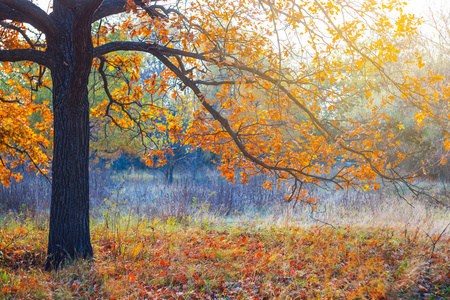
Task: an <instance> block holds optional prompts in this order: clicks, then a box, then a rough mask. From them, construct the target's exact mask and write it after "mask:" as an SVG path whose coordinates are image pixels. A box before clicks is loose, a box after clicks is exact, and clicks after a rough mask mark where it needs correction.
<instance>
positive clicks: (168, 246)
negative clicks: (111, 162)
mask: <svg viewBox="0 0 450 300" xmlns="http://www.w3.org/2000/svg"><path fill="white" fill-rule="evenodd" d="M117 212H118V211H117V210H115V208H114V205H112V206H111V207H110V208H109V209H106V210H103V211H101V212H99V213H98V214H97V215H96V214H94V217H93V221H92V225H91V236H92V244H93V248H94V252H95V256H94V258H93V260H92V261H89V262H86V261H77V262H74V263H73V264H72V265H69V266H66V267H65V268H64V269H62V270H60V271H57V272H56V271H52V272H45V271H43V265H44V262H45V256H46V255H45V253H46V242H47V230H48V227H47V222H46V218H45V217H43V216H38V217H27V216H26V215H24V214H20V215H17V214H11V213H10V214H3V215H2V216H1V217H0V299H146V298H147V299H399V298H400V299H448V298H450V238H449V234H448V231H450V228H447V231H445V223H446V222H448V219H446V218H447V217H448V213H446V214H443V215H442V216H440V217H439V218H441V219H440V220H441V222H440V223H439V224H438V225H439V226H437V225H436V224H434V225H432V227H433V228H434V229H435V230H434V231H433V230H431V229H430V227H427V224H431V223H433V222H435V221H436V220H437V218H438V217H436V216H429V217H430V219H421V220H416V224H414V226H404V225H405V224H403V225H399V224H394V225H392V226H389V225H386V224H384V225H382V224H375V223H368V222H365V223H363V224H361V223H360V224H357V223H352V222H347V223H348V224H350V225H342V224H340V225H339V224H338V225H334V226H331V225H325V224H323V223H320V222H319V223H316V224H313V223H310V224H302V223H299V222H295V220H294V219H289V218H285V220H284V221H279V220H275V219H271V218H267V217H266V218H259V219H258V218H255V219H253V220H251V219H242V218H237V219H236V220H234V221H229V220H226V219H221V218H218V217H216V216H209V215H208V214H202V215H195V216H191V217H187V218H174V217H164V218H149V217H146V218H144V217H142V216H139V215H136V214H134V213H132V212H131V211H130V213H128V214H125V213H122V214H118V213H117ZM95 215H96V216H95ZM442 218H443V219H442Z"/></svg>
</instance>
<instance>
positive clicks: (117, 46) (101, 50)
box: [94, 42, 205, 60]
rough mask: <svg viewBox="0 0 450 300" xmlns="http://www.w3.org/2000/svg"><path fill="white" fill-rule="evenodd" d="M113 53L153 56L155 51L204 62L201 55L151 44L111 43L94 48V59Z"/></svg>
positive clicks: (203, 57)
mask: <svg viewBox="0 0 450 300" xmlns="http://www.w3.org/2000/svg"><path fill="white" fill-rule="evenodd" d="M115 51H140V52H147V53H151V54H153V53H154V52H155V51H157V52H159V53H162V54H164V55H167V56H175V55H181V56H185V57H192V58H197V59H202V60H205V56H204V54H202V53H192V52H188V51H183V50H179V49H174V48H169V47H165V46H161V45H158V44H153V43H142V42H111V43H107V44H105V45H102V46H98V47H95V48H94V57H100V56H102V55H106V54H108V53H110V52H115Z"/></svg>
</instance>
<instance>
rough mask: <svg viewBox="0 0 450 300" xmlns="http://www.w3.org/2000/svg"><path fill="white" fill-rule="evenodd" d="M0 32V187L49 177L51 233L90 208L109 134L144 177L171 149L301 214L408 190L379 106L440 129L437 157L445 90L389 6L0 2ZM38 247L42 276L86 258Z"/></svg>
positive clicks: (356, 0)
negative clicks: (257, 180) (300, 208)
mask: <svg viewBox="0 0 450 300" xmlns="http://www.w3.org/2000/svg"><path fill="white" fill-rule="evenodd" d="M0 20H1V22H0V32H1V33H0V34H1V37H2V38H1V40H0V61H2V62H4V63H3V64H2V65H1V68H2V74H3V75H2V83H1V90H0V101H1V103H0V107H1V110H0V115H1V119H0V120H1V121H0V158H1V162H0V175H1V182H2V183H3V184H4V185H8V183H9V181H10V178H11V177H15V178H16V179H17V180H18V179H20V174H18V173H17V172H16V171H15V167H16V166H17V165H18V164H23V163H25V164H27V166H28V168H29V169H30V170H32V171H39V172H43V173H46V172H48V171H47V170H48V169H49V168H50V167H52V181H53V186H52V213H51V221H50V224H51V226H50V227H51V229H50V231H51V232H52V228H54V227H52V224H55V225H54V226H56V224H58V226H59V225H61V224H72V223H70V222H71V221H66V220H63V219H62V218H59V219H58V218H57V216H56V215H57V214H58V213H56V211H59V208H60V207H62V206H64V205H63V203H65V205H66V206H68V208H65V209H66V210H69V209H72V210H75V211H86V209H87V208H88V204H86V202H88V196H86V192H87V190H88V187H86V185H87V184H88V183H87V181H86V180H87V178H88V171H87V161H88V159H89V135H91V136H94V135H96V134H97V133H98V132H100V131H101V132H104V133H105V134H106V135H107V133H110V134H112V133H114V132H115V131H117V130H120V132H121V133H122V134H124V136H126V139H124V140H122V145H121V147H122V146H123V147H124V146H126V145H127V144H133V143H134V144H135V145H136V147H140V150H139V151H138V152H139V153H140V154H141V155H142V157H143V159H145V160H146V161H147V163H148V164H152V162H153V159H154V157H155V155H156V156H160V157H161V160H160V161H164V157H165V155H166V154H167V153H170V152H171V149H170V147H169V148H167V147H165V144H167V143H164V142H162V141H163V140H166V141H170V143H183V144H189V145H191V146H192V147H194V148H201V149H204V150H208V151H211V152H213V153H215V154H218V155H220V165H219V169H220V170H221V172H222V175H223V176H224V177H225V178H227V179H228V180H231V181H234V180H236V179H237V178H239V180H240V181H242V182H244V183H246V182H247V181H248V179H249V177H251V176H254V175H255V174H260V173H270V174H272V175H273V178H274V179H273V180H272V181H267V182H266V183H265V185H264V186H265V188H272V187H275V186H277V185H278V186H280V185H281V184H288V185H289V186H290V187H291V191H292V193H291V194H290V195H287V198H288V200H302V201H306V202H310V203H313V204H314V203H315V201H316V199H314V197H313V196H312V195H308V193H307V192H305V190H304V189H302V187H303V185H304V184H305V183H312V184H317V185H327V186H332V187H336V188H338V189H339V188H349V187H356V188H363V189H369V188H375V189H376V188H378V186H379V184H380V181H385V182H393V183H397V182H402V183H405V184H407V185H409V183H410V182H411V179H412V178H413V177H414V176H415V174H417V171H420V169H421V166H420V165H419V166H416V167H415V168H413V169H410V170H408V171H410V172H408V173H407V172H405V171H404V170H403V169H402V168H400V167H401V165H402V163H403V161H404V160H405V159H407V158H408V157H409V156H410V153H411V152H410V148H408V147H404V140H403V139H402V136H403V130H404V129H405V127H404V126H403V123H404V122H406V121H407V120H402V121H396V122H392V121H391V119H390V117H389V114H388V108H389V107H390V106H391V105H392V104H393V103H402V104H403V105H405V106H406V107H408V109H409V110H410V112H411V113H410V114H409V115H408V116H406V117H407V118H409V120H410V121H411V122H413V123H414V124H415V127H417V128H420V127H422V126H425V125H426V124H428V123H431V122H432V123H433V124H438V125H436V126H438V127H439V129H440V130H442V132H443V133H444V136H445V149H446V150H449V149H450V141H448V138H449V135H448V131H447V129H448V120H449V114H448V113H449V111H448V98H449V94H450V92H449V85H448V80H446V78H445V77H444V76H441V75H439V74H434V73H433V72H432V71H431V70H428V71H427V72H422V73H420V72H417V70H421V69H423V68H424V67H425V65H426V62H424V61H423V58H422V56H421V54H420V53H419V52H418V51H414V49H413V48H412V47H410V46H409V45H410V43H411V41H413V40H414V37H415V36H416V35H417V29H418V27H419V26H420V23H421V21H420V20H419V19H417V18H415V16H414V15H411V14H407V13H404V11H403V4H402V2H401V1H398V0H383V1H382V0H341V1H328V0H278V1H272V0H238V1H225V0H214V1H206V0H205V1H202V0H197V1H188V0H186V1H154V0H146V1H141V0H128V1H126V0H103V1H101V0H95V1H85V0H77V1H65V0H54V1H53V8H52V10H51V12H50V13H47V12H45V11H44V10H42V9H41V8H39V7H38V6H37V5H36V4H34V3H33V2H32V1H27V0H17V1H12V0H0ZM148 61H152V62H154V64H153V66H156V64H158V66H160V67H153V68H149V67H148V65H146V63H147V62H148ZM144 70H145V72H144ZM417 74H419V75H420V76H416V75H417ZM50 91H51V95H50ZM45 97H47V98H45ZM186 116H188V118H187V119H189V120H190V121H189V122H188V124H187V123H186ZM89 132H90V133H89ZM161 134H163V135H165V137H164V138H161ZM52 141H53V145H54V146H53V148H52V146H51V145H52ZM170 143H169V144H170ZM137 145H138V146H137ZM97 146H99V147H100V146H101V143H100V144H98V145H96V146H95V147H94V148H95V149H96V147H97ZM103 146H104V145H103ZM52 149H53V150H52ZM52 153H53V161H52V164H50V160H51V158H52ZM74 157H75V159H74ZM441 160H442V161H441V162H442V163H443V162H444V161H445V155H443V156H442V159H441ZM421 163H422V164H423V165H425V164H426V163H427V162H426V160H422V161H421ZM69 170H70V171H69ZM74 170H75V171H74ZM77 172H78V173H77ZM74 178H76V180H74ZM80 195H82V196H80ZM75 198H76V199H81V198H82V199H84V200H75ZM60 199H64V200H60ZM78 201H81V202H78ZM66 213H68V212H66ZM84 213H85V214H86V212H84ZM74 218H75V217H74ZM52 220H54V221H52ZM52 222H53V223H52ZM71 226H72V225H67V226H66V227H67V230H69V231H70V230H72V229H73V227H71ZM80 226H81V225H80ZM83 226H84V227H83ZM83 226H81V227H82V228H84V229H80V228H81V227H80V228H78V229H77V230H80V231H86V230H87V231H88V227H89V225H88V223H87V224H86V222H84V225H83ZM85 227H87V229H86V228H85ZM71 228H72V229H71ZM51 236H52V233H50V242H49V256H53V257H57V256H58V255H57V254H56V253H57V252H58V251H60V252H59V253H60V256H61V259H60V258H57V259H56V262H55V261H52V263H55V264H56V266H58V265H59V263H60V262H61V260H63V259H64V257H66V258H67V256H68V257H69V258H73V257H75V256H83V257H84V256H89V255H91V253H92V249H89V247H87V246H86V244H88V243H89V239H88V238H87V239H84V240H83V239H82V238H80V240H83V241H82V242H79V244H76V243H75V244H70V243H69V244H67V241H60V242H59V244H58V245H59V246H58V247H62V250H61V249H60V250H55V249H56V248H52V247H51V245H52V244H55V243H56V242H55V241H54V240H53V239H52V237H51ZM59 236H62V235H59ZM54 239H57V238H56V237H55V238H54ZM69 239H71V238H69ZM72 239H74V240H77V241H78V239H79V238H78V237H73V238H72ZM61 245H62V246H61ZM80 245H82V246H80ZM85 246H86V247H85ZM80 248H83V249H84V250H82V249H80ZM75 249H76V250H75ZM83 251H84V252H83Z"/></svg>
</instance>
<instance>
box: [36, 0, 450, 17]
mask: <svg viewBox="0 0 450 300" xmlns="http://www.w3.org/2000/svg"><path fill="white" fill-rule="evenodd" d="M49 1H50V0H33V2H35V3H36V2H37V3H38V5H39V6H40V7H42V8H43V9H46V8H47V7H48V2H49ZM405 1H406V2H408V10H409V11H410V12H412V13H415V14H423V13H426V12H427V11H428V6H429V5H430V6H432V7H439V6H443V7H447V8H449V7H450V5H449V2H450V1H449V0H405Z"/></svg>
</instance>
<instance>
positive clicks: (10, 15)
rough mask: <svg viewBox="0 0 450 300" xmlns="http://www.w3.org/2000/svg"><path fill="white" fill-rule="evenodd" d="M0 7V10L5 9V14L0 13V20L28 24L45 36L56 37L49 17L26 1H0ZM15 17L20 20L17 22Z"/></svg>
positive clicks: (55, 28) (55, 31)
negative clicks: (0, 18)
mask: <svg viewBox="0 0 450 300" xmlns="http://www.w3.org/2000/svg"><path fill="white" fill-rule="evenodd" d="M0 6H1V7H0V8H3V7H6V8H7V10H6V13H4V12H3V11H2V13H0V16H1V17H2V19H11V20H14V21H19V22H26V23H29V24H31V25H32V26H33V27H35V28H36V29H38V30H40V31H42V32H44V33H45V34H46V35H47V36H56V35H57V33H58V29H57V27H56V26H55V24H54V23H53V21H52V19H51V18H50V17H49V15H47V14H46V13H45V11H43V10H42V9H41V8H39V7H38V6H37V5H35V4H33V3H32V2H30V1H28V0H0ZM8 8H9V9H8ZM17 17H18V18H19V19H21V20H17V19H16V18H17Z"/></svg>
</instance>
